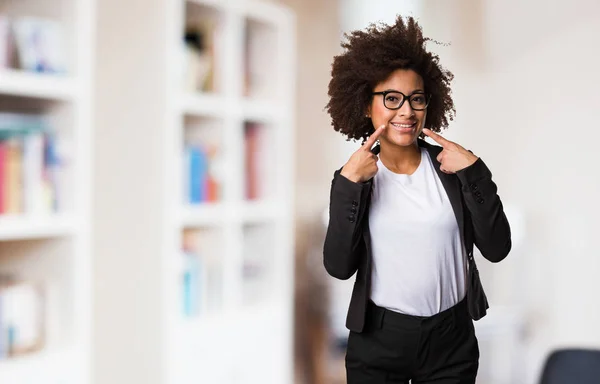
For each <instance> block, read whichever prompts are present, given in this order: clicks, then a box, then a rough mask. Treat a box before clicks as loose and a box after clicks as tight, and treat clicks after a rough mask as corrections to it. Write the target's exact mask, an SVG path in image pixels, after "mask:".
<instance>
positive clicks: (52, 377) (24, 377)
mask: <svg viewBox="0 0 600 384" xmlns="http://www.w3.org/2000/svg"><path fill="white" fill-rule="evenodd" d="M82 363H83V362H80V359H78V358H77V355H76V354H75V353H73V352H72V351H71V350H63V351H60V352H56V351H53V352H39V353H35V354H32V355H30V356H22V357H15V358H10V359H5V360H0V383H15V384H21V383H23V384H25V383H27V384H30V383H31V384H34V383H44V384H75V382H76V380H74V378H75V377H77V374H76V372H75V371H76V368H74V367H78V366H81V365H82Z"/></svg>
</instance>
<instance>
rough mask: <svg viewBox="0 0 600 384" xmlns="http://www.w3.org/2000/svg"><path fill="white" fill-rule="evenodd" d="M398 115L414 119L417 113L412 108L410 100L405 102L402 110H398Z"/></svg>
mask: <svg viewBox="0 0 600 384" xmlns="http://www.w3.org/2000/svg"><path fill="white" fill-rule="evenodd" d="M396 113H397V114H398V115H399V116H409V117H412V116H414V114H415V111H414V110H413V109H412V107H411V106H410V103H409V102H408V99H406V100H404V103H402V106H401V107H400V108H398V110H397V112H396Z"/></svg>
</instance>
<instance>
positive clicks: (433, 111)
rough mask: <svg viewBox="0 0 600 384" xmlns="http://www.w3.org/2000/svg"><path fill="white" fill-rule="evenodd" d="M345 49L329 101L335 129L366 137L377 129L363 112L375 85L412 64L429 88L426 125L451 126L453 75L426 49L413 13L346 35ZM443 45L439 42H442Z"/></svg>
mask: <svg viewBox="0 0 600 384" xmlns="http://www.w3.org/2000/svg"><path fill="white" fill-rule="evenodd" d="M344 38H345V39H346V41H345V42H342V44H341V46H342V48H344V49H345V51H344V52H343V53H342V54H340V55H338V56H335V57H334V60H333V64H332V70H331V81H330V82H329V92H328V95H329V98H330V99H329V102H328V104H327V106H326V109H327V112H328V113H329V115H330V116H331V119H332V125H333V128H334V129H335V130H336V131H338V132H340V133H342V134H343V135H346V136H347V140H351V139H355V140H360V139H362V141H363V142H364V141H365V140H366V139H367V138H368V137H369V135H371V134H372V133H373V132H374V128H373V124H372V122H371V119H369V118H367V117H365V112H366V110H367V107H368V106H369V104H370V103H371V101H372V97H373V96H372V95H371V93H372V92H373V89H374V87H375V86H376V85H377V84H378V83H380V82H382V81H384V80H385V79H387V78H388V76H389V75H390V74H391V73H392V72H393V71H395V70H397V69H412V70H414V71H415V72H416V73H418V74H419V75H420V76H421V77H422V78H423V82H424V86H425V92H427V93H428V94H430V95H431V101H430V103H429V106H428V107H427V118H426V120H425V126H426V127H427V128H429V129H431V130H432V131H434V132H440V131H441V130H442V129H445V128H447V127H448V120H453V119H454V116H455V114H456V110H455V108H454V101H453V100H452V97H451V89H450V82H451V81H452V79H453V78H454V75H453V74H452V73H451V72H449V71H447V70H446V69H444V68H443V67H442V66H440V64H439V57H438V56H437V55H435V54H432V53H430V52H428V51H427V50H426V49H425V44H426V43H427V42H428V41H431V42H434V43H438V42H437V41H434V40H432V39H430V38H425V37H423V31H422V30H421V27H420V26H419V24H418V23H417V21H415V19H414V18H413V17H408V18H407V19H406V21H404V19H403V18H402V16H397V18H396V23H395V24H394V25H390V26H388V25H385V24H382V23H380V24H375V23H371V24H370V25H369V27H367V28H366V29H365V30H364V31H353V32H351V33H350V34H347V33H346V34H344ZM438 44H440V43H438Z"/></svg>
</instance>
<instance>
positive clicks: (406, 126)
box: [390, 121, 417, 131]
mask: <svg viewBox="0 0 600 384" xmlns="http://www.w3.org/2000/svg"><path fill="white" fill-rule="evenodd" d="M390 124H392V126H393V127H394V128H397V129H399V130H401V131H407V130H411V129H413V128H414V127H416V126H417V122H416V121H415V122H414V123H412V124H401V123H390Z"/></svg>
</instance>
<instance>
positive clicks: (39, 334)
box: [0, 276, 45, 359]
mask: <svg viewBox="0 0 600 384" xmlns="http://www.w3.org/2000/svg"><path fill="white" fill-rule="evenodd" d="M44 305H45V299H44V289H43V287H42V285H40V284H37V283H35V282H32V281H15V280H14V279H13V278H11V277H6V276H3V277H0V359H6V358H10V357H15V356H21V355H24V354H28V353H34V352H37V351H39V350H41V349H42V348H43V346H44V343H45V332H44V327H45V321H44V317H45V314H44V313H45V311H44Z"/></svg>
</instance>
